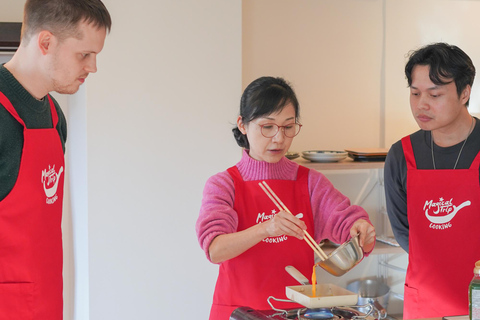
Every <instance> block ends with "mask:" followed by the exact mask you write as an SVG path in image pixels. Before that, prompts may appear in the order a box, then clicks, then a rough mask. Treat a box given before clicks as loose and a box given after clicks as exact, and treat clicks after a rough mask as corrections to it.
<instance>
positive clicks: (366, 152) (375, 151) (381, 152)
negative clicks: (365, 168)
mask: <svg viewBox="0 0 480 320" xmlns="http://www.w3.org/2000/svg"><path fill="white" fill-rule="evenodd" d="M345 151H346V152H348V153H349V154H352V155H357V156H370V157H375V156H386V155H387V153H388V149H386V148H356V149H345Z"/></svg>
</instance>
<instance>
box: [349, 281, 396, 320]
mask: <svg viewBox="0 0 480 320" xmlns="http://www.w3.org/2000/svg"><path fill="white" fill-rule="evenodd" d="M347 289H348V290H350V291H352V292H355V293H358V302H357V304H358V305H365V304H368V303H370V304H373V305H374V306H375V308H376V309H377V311H378V313H379V316H378V318H380V319H383V318H385V317H386V316H387V310H386V308H387V306H388V298H389V296H390V287H389V286H388V285H386V284H385V283H383V282H382V281H380V280H378V279H363V280H356V281H353V282H351V283H350V284H348V285H347ZM359 311H360V312H363V311H362V309H361V308H359Z"/></svg>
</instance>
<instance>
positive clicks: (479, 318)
mask: <svg viewBox="0 0 480 320" xmlns="http://www.w3.org/2000/svg"><path fill="white" fill-rule="evenodd" d="M468 303H469V316H470V320H480V260H479V261H477V262H476V263H475V268H474V269H473V279H472V281H471V282H470V285H469V286H468Z"/></svg>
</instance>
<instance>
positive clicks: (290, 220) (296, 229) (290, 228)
mask: <svg viewBox="0 0 480 320" xmlns="http://www.w3.org/2000/svg"><path fill="white" fill-rule="evenodd" d="M263 224H264V225H265V231H266V233H267V237H277V236H281V235H287V236H292V237H296V238H298V239H300V240H302V239H303V237H304V230H307V225H306V224H305V222H303V221H302V220H300V219H299V218H297V217H296V216H294V215H291V214H290V213H288V212H286V211H280V212H279V213H277V214H276V215H275V216H274V217H273V218H272V219H270V220H268V221H267V222H263Z"/></svg>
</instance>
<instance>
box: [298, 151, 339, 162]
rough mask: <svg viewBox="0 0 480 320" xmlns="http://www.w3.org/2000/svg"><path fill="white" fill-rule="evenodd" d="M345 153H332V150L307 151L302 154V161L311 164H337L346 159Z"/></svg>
mask: <svg viewBox="0 0 480 320" xmlns="http://www.w3.org/2000/svg"><path fill="white" fill-rule="evenodd" d="M347 155H348V152H346V151H334V150H308V151H303V152H302V157H303V158H304V159H307V160H310V161H312V162H337V161H340V160H343V159H345V158H346V157H347Z"/></svg>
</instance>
